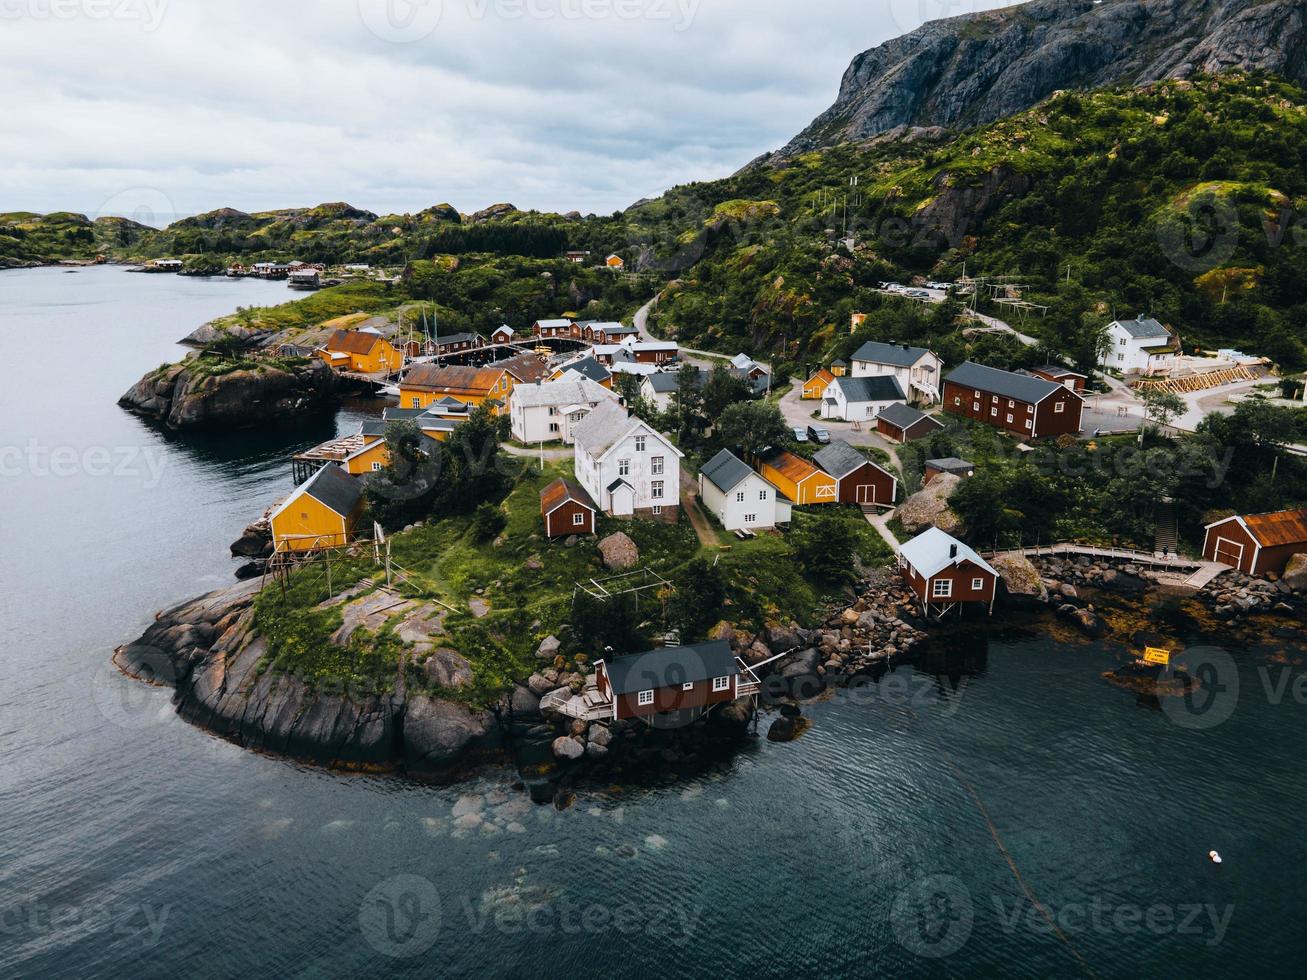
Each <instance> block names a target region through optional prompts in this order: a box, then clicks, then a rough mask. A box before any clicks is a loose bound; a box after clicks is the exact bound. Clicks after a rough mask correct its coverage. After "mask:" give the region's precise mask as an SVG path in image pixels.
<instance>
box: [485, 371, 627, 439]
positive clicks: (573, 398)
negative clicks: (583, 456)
mask: <svg viewBox="0 0 1307 980" xmlns="http://www.w3.org/2000/svg"><path fill="white" fill-rule="evenodd" d="M616 398H617V393H616V392H614V391H610V390H609V389H607V388H605V387H604V386H603V385H601V384H596V383H595V382H594V381H590V380H589V379H586V378H580V379H579V380H575V381H539V382H536V383H535V384H524V385H517V386H516V387H515V388H514V389H513V392H512V394H510V395H509V396H508V417H509V423H510V427H511V429H512V432H513V438H514V439H516V440H517V441H518V442H524V443H528V444H530V443H533V442H558V441H560V440H561V441H562V442H563V443H564V444H570V443H571V442H572V428H573V426H575V425H576V423H577V422H580V421H581V419H583V418H585V417H586V416H587V415H588V414H590V410H591V409H592V408H594V407H595V406H596V405H598V404H599V403H600V402H601V401H610V400H613V399H616Z"/></svg>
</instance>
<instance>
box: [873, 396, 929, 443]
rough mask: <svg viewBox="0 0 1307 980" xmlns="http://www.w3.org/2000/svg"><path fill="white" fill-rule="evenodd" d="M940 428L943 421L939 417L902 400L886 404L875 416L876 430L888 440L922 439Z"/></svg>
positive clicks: (900, 441) (901, 441)
mask: <svg viewBox="0 0 1307 980" xmlns="http://www.w3.org/2000/svg"><path fill="white" fill-rule="evenodd" d="M942 428H944V423H943V422H941V421H940V420H939V419H935V418H931V417H930V416H929V415H927V414H926V413H925V412H923V411H921V410H920V409H916V408H913V407H912V406H911V405H905V404H904V403H903V402H895V403H894V404H893V405H886V406H885V407H884V408H882V409H881V410H880V414H879V415H877V416H876V431H877V432H879V433H880V434H881V435H882V436H884V437H885V438H886V439H888V440H889V441H890V442H897V443H900V444H902V443H905V442H907V441H908V440H909V439H922V438H924V437H926V436H928V435H932V434H934V433H936V432H938V431H939V430H940V429H942Z"/></svg>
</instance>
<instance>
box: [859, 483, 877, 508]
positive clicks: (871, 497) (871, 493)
mask: <svg viewBox="0 0 1307 980" xmlns="http://www.w3.org/2000/svg"><path fill="white" fill-rule="evenodd" d="M856 489H857V498H858V503H860V504H874V503H875V502H876V484H874V483H860V484H858V486H857V488H856Z"/></svg>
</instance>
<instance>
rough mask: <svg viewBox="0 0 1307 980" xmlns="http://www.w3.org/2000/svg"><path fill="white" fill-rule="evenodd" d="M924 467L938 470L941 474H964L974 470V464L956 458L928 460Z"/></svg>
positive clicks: (946, 457) (945, 457) (944, 457)
mask: <svg viewBox="0 0 1307 980" xmlns="http://www.w3.org/2000/svg"><path fill="white" fill-rule="evenodd" d="M926 465H927V466H929V467H930V468H931V469H932V470H939V471H940V472H941V473H966V472H969V471H971V470H974V469H975V468H976V464H975V463H969V462H967V461H966V460H965V459H958V458H957V457H956V456H943V457H941V458H939V459H928V460H926Z"/></svg>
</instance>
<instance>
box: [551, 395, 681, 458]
mask: <svg viewBox="0 0 1307 980" xmlns="http://www.w3.org/2000/svg"><path fill="white" fill-rule="evenodd" d="M637 429H642V430H643V431H644V432H645V433H646V434H647V435H649V436H651V437H652V438H654V439H657V440H658V441H659V442H661V443H663V444H664V445H665V446H666V447H667V448H668V450H670V451H671V452H672V453H675V454H676V456H677V457H678V458H679V457H680V456H681V455H682V453H681V451H680V450H679V449H677V448H676V447H675V446H673V445H672V444H671V442H669V441H668V439H667V437H666V436H664V435H662V434H661V433H660V432H658V431H656V430H655V429H653V428H651V427H650V426H649V424H648V423H646V422H644V421H642V420H641V419H639V418H636V417H635V416H634V415H631V414H630V413H629V412H627V410H626V409H625V408H623V407H622V406H621V405H619V404H617V402H615V401H612V400H611V399H605V400H604V401H602V402H600V403H599V405H598V406H597V407H596V408H594V409H591V411H590V414H589V415H587V416H586V417H585V418H583V419H582V420H581V421H580V422H578V423H577V424H576V428H574V429H573V430H572V438H573V440H574V441H575V442H576V447H577V449H578V450H581V451H583V452H585V453H588V454H589V455H590V456H592V457H594V458H595V459H603V458H604V457H605V456H607V455H608V453H610V452H612V450H613V448H614V447H615V446H616V445H617V444H618V443H620V442H621V441H622V440H623V439H625V438H626V437H627V436H628V435H630V434H631V433H632V432H634V431H635V430H637Z"/></svg>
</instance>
